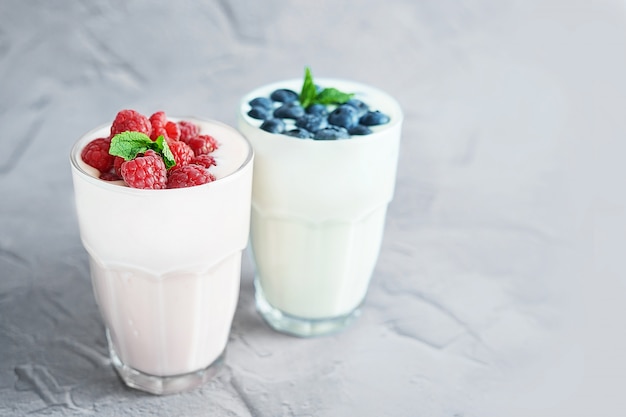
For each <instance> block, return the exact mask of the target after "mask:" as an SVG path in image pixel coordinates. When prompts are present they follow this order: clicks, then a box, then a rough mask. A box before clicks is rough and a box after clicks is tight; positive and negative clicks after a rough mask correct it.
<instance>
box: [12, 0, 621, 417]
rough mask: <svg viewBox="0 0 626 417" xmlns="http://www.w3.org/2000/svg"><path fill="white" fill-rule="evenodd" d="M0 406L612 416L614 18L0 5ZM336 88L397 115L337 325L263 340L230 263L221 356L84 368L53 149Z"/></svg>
mask: <svg viewBox="0 0 626 417" xmlns="http://www.w3.org/2000/svg"><path fill="white" fill-rule="evenodd" d="M0 19H1V20H0V21H1V23H0V126H1V129H0V132H1V134H0V146H1V148H0V149H1V151H0V193H1V194H2V195H3V197H2V201H1V202H0V277H1V279H0V415H3V416H4V415H7V416H20V415H25V414H32V415H54V416H57V415H100V416H114V415H146V416H147V415H170V416H171V415H186V416H200V415H211V416H272V417H273V416H294V417H295V416H300V417H305V416H323V417H325V416H376V417H378V416H393V417H400V416H449V417H453V416H454V417H470V416H488V415H500V416H521V417H527V416H592V415H593V416H619V415H624V413H626V399H625V397H624V396H623V393H622V391H623V387H624V384H625V382H626V381H625V379H626V378H624V374H625V371H626V363H625V361H624V357H623V356H624V355H623V352H624V351H626V350H625V348H626V338H625V337H624V328H625V326H624V317H626V314H625V313H626V308H625V307H624V305H625V303H624V300H625V298H626V297H625V296H624V294H625V292H626V285H625V281H624V272H625V271H626V268H625V265H624V256H623V247H624V246H623V244H624V235H625V234H626V214H625V212H626V209H625V207H626V198H625V197H624V178H626V176H625V175H624V169H623V162H622V161H623V158H624V155H625V151H626V146H625V144H624V143H625V142H624V136H625V134H626V122H625V120H626V118H625V117H624V114H625V111H626V99H625V98H626V81H625V80H624V78H625V77H626V54H625V51H626V3H624V2H623V1H622V2H619V1H613V2H611V1H596V2H585V1H561V2H559V1H530V2H516V1H504V2H502V1H495V0H494V1H489V0H484V1H480V0H461V1H453V0H446V1H435V0H426V1H418V2H414V1H410V0H389V1H384V2H381V1H356V0H351V1H343V2H333V1H327V0H317V1H314V2H298V1H295V0H294V1H282V2H281V1H277V0H273V1H263V2H260V1H259V2H253V1H232V2H228V1H213V2H210V1H206V2H192V1H186V0H185V1H177V2H164V1H157V2H149V1H132V2H125V1H121V0H117V1H109V2H105V1H90V2H86V1H84V2H77V1H67V0H64V1H55V2H51V1H43V0H39V1H34V0H32V1H21V0H0ZM304 65H310V66H312V68H313V70H314V73H315V74H316V75H319V76H326V77H338V78H354V79H356V80H357V81H360V82H365V83H370V84H373V85H376V86H378V87H380V88H382V89H384V90H387V91H388V92H390V93H391V94H393V95H395V96H396V97H397V98H398V100H399V101H400V103H401V104H402V105H403V106H404V108H405V111H406V123H405V128H404V139H403V144H402V156H401V160H400V166H399V172H398V183H397V189H396V198H395V200H394V202H393V203H392V205H391V207H390V212H389V218H388V223H387V229H386V236H385V241H384V245H383V249H382V253H381V257H380V262H379V264H378V267H377V269H376V272H375V276H374V278H373V282H372V287H371V290H370V293H369V294H368V297H367V300H366V304H365V306H364V314H363V316H362V317H361V319H360V320H359V321H358V322H357V323H356V324H355V325H354V326H352V327H351V328H349V329H348V330H347V331H345V332H344V333H341V334H338V335H335V336H332V337H326V338H320V339H313V340H302V339H296V338H291V337H287V336H283V335H279V334H277V333H274V332H272V331H271V330H269V329H268V327H267V326H266V325H265V324H264V323H263V322H262V321H261V319H260V318H259V317H258V315H257V314H256V313H255V311H254V307H253V288H252V283H251V282H252V267H251V264H250V261H249V259H247V258H246V259H245V260H244V271H243V277H242V290H241V297H240V303H239V307H238V310H237V313H236V315H235V320H234V325H233V331H232V337H231V340H230V344H229V347H228V353H227V359H226V367H225V368H224V369H223V370H222V372H221V373H220V374H219V375H218V376H217V377H216V378H215V379H214V380H212V381H211V382H210V383H208V384H207V385H206V386H204V387H203V388H202V389H200V390H197V391H194V392H190V393H186V394H181V395H175V396H170V397H154V396H149V395H145V394H142V393H139V392H135V391H131V390H129V389H126V388H124V387H123V386H122V384H121V383H120V381H119V380H118V379H117V378H116V376H115V374H114V372H113V370H112V368H111V366H110V364H109V362H108V359H107V353H106V346H105V338H104V333H103V331H104V329H103V326H102V323H101V321H100V317H99V315H98V312H97V309H96V306H95V303H94V300H93V295H92V292H91V287H90V282H89V278H88V266H87V257H86V253H85V252H84V250H83V248H82V247H81V244H80V240H79V236H78V227H77V223H76V218H75V213H74V208H73V201H72V198H73V195H72V185H71V178H70V168H69V161H68V152H69V148H70V146H71V144H72V143H73V142H74V140H75V139H76V138H77V137H78V136H80V135H81V134H82V133H84V132H85V131H87V130H89V129H91V128H93V127H94V126H96V125H100V124H102V123H106V122H109V121H110V120H111V119H112V117H113V116H114V115H115V113H116V112H117V111H118V110H120V109H122V108H136V109H137V110H139V111H142V112H145V113H150V112H152V111H155V110H159V109H162V110H165V111H166V112H167V113H168V114H172V115H198V116H204V117H210V118H214V119H218V120H222V121H224V122H226V123H229V124H234V120H235V108H236V104H237V101H238V98H239V97H240V96H241V95H242V94H243V93H245V92H246V91H248V90H249V89H251V88H253V87H256V86H257V85H260V84H265V83H267V82H270V81H275V80H279V79H283V78H293V77H297V76H300V74H301V73H302V69H303V67H304Z"/></svg>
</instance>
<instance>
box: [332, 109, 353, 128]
mask: <svg viewBox="0 0 626 417" xmlns="http://www.w3.org/2000/svg"><path fill="white" fill-rule="evenodd" d="M328 123H330V124H331V125H335V126H341V127H345V128H346V129H350V128H351V127H354V126H356V125H357V124H358V123H359V116H358V114H357V109H356V108H354V107H352V106H349V105H347V104H342V105H341V106H339V107H337V108H336V109H335V110H333V111H332V112H330V114H329V115H328Z"/></svg>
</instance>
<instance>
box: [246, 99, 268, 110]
mask: <svg viewBox="0 0 626 417" xmlns="http://www.w3.org/2000/svg"><path fill="white" fill-rule="evenodd" d="M248 104H249V105H250V107H263V108H264V109H266V110H271V109H272V107H274V102H273V101H272V100H270V99H269V98H267V97H256V98H253V99H252V100H250V101H249V102H248Z"/></svg>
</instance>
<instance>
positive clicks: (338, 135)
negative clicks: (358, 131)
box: [313, 125, 350, 140]
mask: <svg viewBox="0 0 626 417" xmlns="http://www.w3.org/2000/svg"><path fill="white" fill-rule="evenodd" d="M349 137H350V134H349V133H348V131H347V130H346V129H345V128H343V127H340V126H333V125H331V126H328V127H327V128H325V129H322V130H319V131H317V132H315V136H313V139H317V140H335V139H347V138H349Z"/></svg>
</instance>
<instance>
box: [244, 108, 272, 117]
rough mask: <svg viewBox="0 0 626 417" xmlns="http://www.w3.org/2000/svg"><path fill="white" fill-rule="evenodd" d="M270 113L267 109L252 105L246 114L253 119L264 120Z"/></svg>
mask: <svg viewBox="0 0 626 417" xmlns="http://www.w3.org/2000/svg"><path fill="white" fill-rule="evenodd" d="M271 114H272V113H271V112H270V111H269V110H268V109H266V108H265V107H259V106H255V107H252V108H251V109H250V111H249V112H248V116H250V117H252V118H253V119H259V120H265V119H267V118H268V117H270V116H271Z"/></svg>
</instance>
